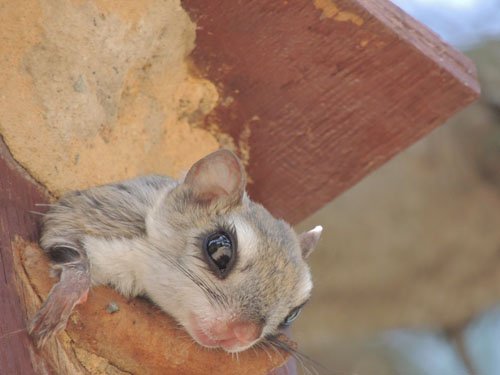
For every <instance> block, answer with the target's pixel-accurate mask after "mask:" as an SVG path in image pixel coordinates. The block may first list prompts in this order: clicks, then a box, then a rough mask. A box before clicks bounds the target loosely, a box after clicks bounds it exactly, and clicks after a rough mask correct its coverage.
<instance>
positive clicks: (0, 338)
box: [0, 328, 26, 340]
mask: <svg viewBox="0 0 500 375" xmlns="http://www.w3.org/2000/svg"><path fill="white" fill-rule="evenodd" d="M24 331H26V328H21V329H18V330H16V331H12V332H8V333H5V334H3V335H1V336H0V340H3V339H6V338H7V337H10V336H14V335H17V334H18V333H21V332H24Z"/></svg>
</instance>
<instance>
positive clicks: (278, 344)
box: [263, 336, 331, 375]
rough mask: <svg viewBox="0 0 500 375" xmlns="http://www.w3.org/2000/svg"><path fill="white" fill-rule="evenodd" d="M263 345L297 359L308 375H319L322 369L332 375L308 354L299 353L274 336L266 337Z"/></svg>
mask: <svg viewBox="0 0 500 375" xmlns="http://www.w3.org/2000/svg"><path fill="white" fill-rule="evenodd" d="M263 343H265V344H268V345H269V346H270V347H271V348H274V349H275V350H276V349H281V350H283V351H285V352H287V353H289V354H290V355H291V356H292V357H293V358H295V359H296V360H297V361H298V362H299V363H300V365H301V367H302V368H303V370H304V371H307V373H308V374H315V375H318V374H319V371H318V368H320V369H321V370H322V371H324V372H325V373H327V374H331V371H330V370H329V369H327V368H326V367H325V366H323V365H322V364H321V363H319V362H317V361H315V360H313V359H312V358H310V357H309V356H307V355H306V354H303V353H301V352H299V351H298V350H297V349H295V348H293V347H291V346H290V345H288V344H287V343H285V342H283V341H280V340H279V339H278V338H277V337H274V336H269V337H266V338H265V341H263ZM306 364H308V365H310V367H309V366H306Z"/></svg>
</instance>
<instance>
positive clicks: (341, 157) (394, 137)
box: [183, 0, 479, 223]
mask: <svg viewBox="0 0 500 375" xmlns="http://www.w3.org/2000/svg"><path fill="white" fill-rule="evenodd" d="M183 5H184V7H185V8H186V9H187V10H188V11H189V12H190V14H191V16H192V18H193V19H194V20H195V21H196V23H197V25H198V30H197V42H196V48H195V50H194V52H193V53H192V59H193V61H194V64H195V66H196V69H197V70H198V71H199V74H200V75H202V76H203V77H205V78H208V79H210V80H211V81H213V82H215V83H216V84H217V86H218V89H219V91H220V94H221V99H220V102H219V105H218V107H217V108H216V110H215V111H213V112H212V114H211V115H210V116H208V117H207V118H206V121H205V125H206V126H207V127H209V128H210V127H212V126H213V124H219V126H220V129H221V130H222V131H223V132H224V133H228V134H230V135H231V136H232V138H233V139H234V140H235V143H236V144H237V145H239V146H240V149H241V151H242V154H243V155H242V156H243V157H244V158H245V157H246V158H247V161H248V165H247V170H248V171H249V174H250V176H251V177H252V182H253V184H252V185H251V186H250V194H251V196H252V197H253V198H254V199H256V200H257V201H260V202H262V203H263V204H264V205H265V206H266V207H268V208H269V209H270V210H271V211H272V212H273V213H275V214H276V215H278V216H281V217H284V218H286V219H287V220H289V221H291V222H294V223H296V222H298V221H300V220H301V219H304V218H305V217H306V216H308V215H309V214H311V213H312V212H314V211H315V210H317V209H319V208H320V207H321V206H323V205H324V204H325V203H327V202H329V201H330V200H332V199H333V198H334V197H335V196H337V195H338V194H340V193H341V192H343V191H344V190H346V189H347V188H349V187H350V186H352V185H353V184H354V183H356V182H357V181H359V180H360V179H361V178H362V177H363V176H365V175H366V174H367V173H369V172H370V171H372V170H374V169H375V168H377V167H378V166H380V165H381V164H382V163H384V162H385V161H387V160H388V159H390V158H391V157H392V156H394V155H395V154H396V153H398V152H399V151H401V150H403V149H404V148H406V147H408V146H409V145H410V144H411V143H413V142H415V141H416V140H418V139H419V138H420V137H422V136H423V135H425V134H427V133H428V132H429V131H431V130H432V129H433V128H435V127H436V126H438V125H439V124H441V123H443V122H444V121H445V120H446V119H447V118H448V117H450V116H451V115H452V114H453V113H454V112H456V111H457V110H459V109H460V108H463V107H464V106H465V105H467V104H468V103H470V102H472V101H473V100H474V99H475V98H477V96H478V93H479V87H478V83H477V81H476V77H475V70H474V66H473V64H472V63H471V62H470V61H469V60H468V59H467V58H466V57H464V56H463V55H461V54H460V53H458V52H456V51H454V50H453V49H452V48H451V47H449V46H447V45H446V44H444V43H443V42H442V41H440V40H439V39H438V37H437V36H436V35H434V34H433V33H431V32H430V31H428V30H427V29H426V28H425V27H423V26H422V25H420V24H419V23H417V22H416V21H414V20H413V19H411V18H410V17H408V16H407V15H406V14H405V13H404V12H402V11H401V10H400V9H399V8H397V7H396V6H395V5H393V4H392V3H391V2H389V1H387V0H383V1H382V0H381V1H371V0H339V1H331V0H299V1H273V2H269V1H267V0H257V1H233V0H221V1H204V0H183Z"/></svg>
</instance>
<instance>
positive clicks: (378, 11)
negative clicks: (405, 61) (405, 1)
mask: <svg viewBox="0 0 500 375" xmlns="http://www.w3.org/2000/svg"><path fill="white" fill-rule="evenodd" d="M355 1H356V2H357V3H358V5H359V6H360V7H362V8H363V9H364V10H365V11H367V12H369V13H371V14H372V15H373V16H374V17H375V18H376V19H377V20H378V21H379V22H381V23H382V24H384V25H385V26H386V27H387V29H388V30H389V31H390V32H391V33H392V34H394V35H396V36H397V37H398V38H399V39H402V40H404V41H405V42H406V43H408V44H409V45H410V46H412V47H413V48H415V49H417V50H419V51H420V52H422V53H423V54H424V55H425V56H426V57H427V58H429V59H430V60H432V61H433V62H434V63H435V64H436V65H438V66H439V67H440V68H442V69H443V70H446V71H447V72H449V73H450V74H451V75H452V76H453V77H454V78H455V79H456V80H457V81H459V82H460V83H461V84H462V85H463V86H464V87H465V88H466V89H467V90H468V91H469V92H470V94H471V97H470V100H469V103H470V102H472V101H474V100H475V99H476V98H478V97H479V95H480V93H481V88H480V85H479V81H478V75H477V69H476V66H475V64H474V62H473V61H472V60H471V59H470V58H469V57H467V56H466V55H464V54H463V53H461V52H460V51H458V50H456V49H455V48H454V47H452V46H451V45H449V44H448V43H446V42H445V41H444V40H442V39H441V37H440V36H439V35H438V34H436V33H435V32H434V31H432V30H431V29H429V28H428V27H427V26H425V25H424V24H422V23H421V22H419V21H417V20H416V19H415V18H413V17H412V16H410V15H409V14H408V13H406V12H405V11H404V10H402V9H401V8H400V7H398V6H397V5H396V4H394V3H392V2H391V1H388V0H380V1H373V0H355Z"/></svg>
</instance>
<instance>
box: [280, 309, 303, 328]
mask: <svg viewBox="0 0 500 375" xmlns="http://www.w3.org/2000/svg"><path fill="white" fill-rule="evenodd" d="M301 310H302V306H300V307H296V308H295V309H293V310H292V311H291V312H290V314H288V315H287V317H286V318H285V319H283V322H281V326H283V327H286V326H289V325H290V324H291V323H292V322H293V321H294V320H295V319H297V317H298V316H299V314H300V311H301Z"/></svg>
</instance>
